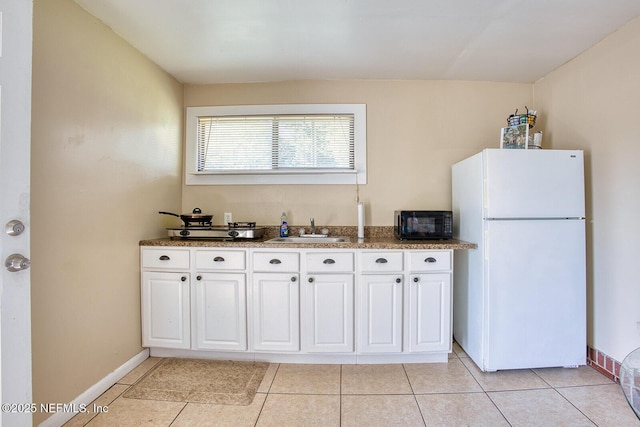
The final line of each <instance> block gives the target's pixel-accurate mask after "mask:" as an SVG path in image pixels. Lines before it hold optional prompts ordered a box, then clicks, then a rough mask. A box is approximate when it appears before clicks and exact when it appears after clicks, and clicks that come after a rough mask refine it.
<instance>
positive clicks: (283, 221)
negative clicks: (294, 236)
mask: <svg viewBox="0 0 640 427" xmlns="http://www.w3.org/2000/svg"><path fill="white" fill-rule="evenodd" d="M280 237H289V224H287V213H286V212H282V216H280Z"/></svg>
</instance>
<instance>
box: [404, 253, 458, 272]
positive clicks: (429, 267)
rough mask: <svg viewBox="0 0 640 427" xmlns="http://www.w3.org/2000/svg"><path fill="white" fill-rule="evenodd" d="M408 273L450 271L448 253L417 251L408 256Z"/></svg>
mask: <svg viewBox="0 0 640 427" xmlns="http://www.w3.org/2000/svg"><path fill="white" fill-rule="evenodd" d="M409 270H410V271H446V270H451V252H450V251H418V252H410V254H409Z"/></svg>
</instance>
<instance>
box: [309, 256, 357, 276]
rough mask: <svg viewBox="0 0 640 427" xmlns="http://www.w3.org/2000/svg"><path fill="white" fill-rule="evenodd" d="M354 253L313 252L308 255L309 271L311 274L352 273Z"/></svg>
mask: <svg viewBox="0 0 640 427" xmlns="http://www.w3.org/2000/svg"><path fill="white" fill-rule="evenodd" d="M353 257H354V253H353V252H312V253H308V254H307V257H306V259H307V271H310V272H319V273H323V272H351V271H353V266H354V261H353Z"/></svg>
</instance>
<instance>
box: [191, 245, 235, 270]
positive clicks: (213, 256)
mask: <svg viewBox="0 0 640 427" xmlns="http://www.w3.org/2000/svg"><path fill="white" fill-rule="evenodd" d="M246 264H247V263H246V256H245V251H229V250H215V249H207V250H197V251H196V270H244V269H245V268H246Z"/></svg>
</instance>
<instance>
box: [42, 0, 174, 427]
mask: <svg viewBox="0 0 640 427" xmlns="http://www.w3.org/2000/svg"><path fill="white" fill-rule="evenodd" d="M182 107H183V88H182V85H181V84H180V83H179V82H177V81H176V80H175V79H173V78H172V77H171V76H169V75H168V74H167V73H165V72H164V71H162V70H161V69H159V68H158V67H157V66H156V65H155V64H153V63H151V62H150V61H149V60H148V59H146V58H145V57H144V56H143V55H142V54H141V53H140V52H138V51H136V50H135V49H133V48H132V47H131V46H130V45H129V44H128V43H126V42H125V41H123V40H122V39H120V38H119V37H117V36H116V35H115V34H114V33H113V32H112V31H111V30H110V29H109V28H107V27H106V26H105V25H103V24H102V23H100V22H99V21H98V20H96V19H95V18H93V17H92V16H90V15H89V14H87V13H86V12H85V11H84V10H82V9H81V8H79V7H78V6H77V5H76V4H75V3H74V2H73V1H70V0H36V1H35V5H34V43H33V114H32V120H33V122H32V123H33V124H32V167H31V170H32V177H31V180H32V181H31V184H32V188H31V196H32V200H31V224H32V233H31V236H32V243H31V245H32V247H31V248H32V249H31V258H32V261H33V264H32V273H31V278H32V318H33V319H32V327H33V331H32V339H33V396H34V401H35V402H58V403H65V402H70V401H72V400H73V399H74V398H76V397H77V396H78V395H79V394H80V393H82V392H84V391H86V390H87V389H88V388H89V387H90V386H92V385H93V384H95V383H96V382H97V381H99V380H100V379H102V378H103V377H104V376H106V375H107V374H109V373H110V372H112V371H113V370H114V369H116V368H117V367H118V366H120V365H121V364H122V363H124V362H125V361H127V360H129V359H130V358H131V357H133V356H134V355H136V354H137V353H139V352H140V351H141V350H142V348H141V335H140V281H139V267H138V266H139V254H138V245H137V242H138V240H140V239H142V238H148V237H156V236H158V235H159V234H160V233H161V232H162V227H161V223H160V221H159V220H158V217H159V215H158V214H157V211H158V210H159V209H179V208H180V191H181V189H180V183H181V179H180V170H181V163H180V162H181V160H180V158H181V152H180V150H181V148H180V147H181V139H182V136H181V135H182V128H183V124H182V117H183V114H182V109H183V108H182ZM43 418H45V416H44V415H42V414H38V415H36V417H35V418H34V422H35V423H36V424H37V423H38V422H40V421H42V419H43Z"/></svg>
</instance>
